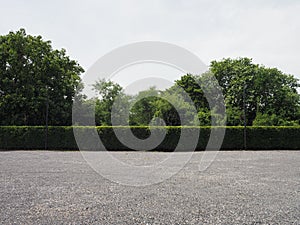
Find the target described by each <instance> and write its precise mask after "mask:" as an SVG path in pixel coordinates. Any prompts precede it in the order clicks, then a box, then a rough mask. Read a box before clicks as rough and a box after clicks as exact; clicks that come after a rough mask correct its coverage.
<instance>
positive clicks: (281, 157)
mask: <svg viewBox="0 0 300 225" xmlns="http://www.w3.org/2000/svg"><path fill="white" fill-rule="evenodd" d="M97 154H103V153H97ZM112 154H113V156H114V157H116V158H118V159H123V160H128V159H131V160H132V162H133V163H137V164H139V163H140V164H143V160H145V161H147V160H149V159H150V161H151V159H152V160H154V161H155V160H157V158H160V156H164V157H165V156H167V154H168V153H151V152H149V153H148V152H143V153H142V152H115V153H112ZM180 154H185V153H180ZM203 154H204V153H203V152H199V153H195V154H194V155H193V157H192V158H191V160H190V162H189V163H188V164H186V166H185V167H184V168H183V169H182V170H181V171H180V172H179V173H177V174H176V175H174V176H173V177H171V178H170V179H167V180H166V181H164V182H161V183H159V184H154V185H150V186H146V187H133V186H124V185H120V184H118V183H115V182H111V181H110V180H108V179H106V178H104V177H102V176H101V175H99V174H98V173H96V172H95V171H94V170H93V169H92V168H91V167H90V166H89V164H88V163H86V161H85V160H84V159H83V157H82V155H81V153H80V152H45V151H10V152H0V181H1V183H0V185H1V186H0V196H1V197H0V198H1V201H0V224H300V167H299V165H300V152H299V151H259V152H255V151H240V152H238V151H232V152H230V151H228V152H219V154H218V155H217V157H216V159H215V160H214V162H213V163H212V164H211V166H210V167H209V168H208V169H207V170H206V171H204V172H200V171H199V170H198V168H199V163H200V160H201V157H202V156H203ZM150 161H149V162H150ZM105 166H107V167H109V166H110V165H105ZM114 170H115V169H114V168H113V167H111V168H110V170H109V171H111V172H110V173H111V174H112V175H113V174H114ZM163 170H164V168H162V171H163ZM122 176H128V179H135V178H134V177H130V174H127V175H126V174H123V175H122ZM141 176H142V174H141Z"/></svg>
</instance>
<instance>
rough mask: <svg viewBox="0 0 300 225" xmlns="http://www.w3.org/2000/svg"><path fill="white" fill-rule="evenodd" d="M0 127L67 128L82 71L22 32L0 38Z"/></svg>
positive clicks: (45, 43) (60, 53) (47, 43)
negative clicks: (64, 126) (59, 126)
mask: <svg viewBox="0 0 300 225" xmlns="http://www.w3.org/2000/svg"><path fill="white" fill-rule="evenodd" d="M0 49H1V51H0V90H1V91H2V92H3V94H1V95H0V102H1V108H0V118H1V121H0V125H12V124H13V125H42V124H45V108H46V101H47V98H49V124H51V125H70V124H71V114H72V110H71V109H72V101H73V98H74V95H75V89H76V86H77V85H79V84H80V76H79V75H80V74H81V73H82V72H83V69H82V68H81V67H80V66H79V65H78V63H77V62H76V61H74V60H71V59H70V58H69V57H68V56H66V53H65V50H53V49H52V47H51V42H50V41H43V39H42V37H41V36H31V35H27V34H26V32H25V30H24V29H20V30H19V31H17V32H15V33H14V32H10V33H9V34H8V35H5V36H0Z"/></svg>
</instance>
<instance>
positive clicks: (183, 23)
mask: <svg viewBox="0 0 300 225" xmlns="http://www.w3.org/2000/svg"><path fill="white" fill-rule="evenodd" d="M299 12H300V1H299V0H273V1H272V0H263V1H262V0H204V1H202V0H151V1H150V0H145V1H143V0H136V1H134V0H123V1H121V0H115V1H113V0H112V1H101V0H87V1H78V0H70V1H62V0H53V1H41V0H19V1H13V0H12V1H2V3H1V8H0V20H1V23H0V34H2V35H4V34H7V33H8V32H9V31H11V30H13V31H16V30H18V29H19V28H21V27H22V28H25V29H26V31H27V33H28V34H34V35H38V34H40V35H42V36H43V37H44V39H45V40H51V41H52V43H53V46H54V48H65V49H66V50H67V53H68V54H69V55H70V56H71V58H73V59H76V60H78V62H79V63H80V64H81V65H82V66H83V67H84V68H85V69H88V68H89V66H91V65H92V64H93V63H94V62H95V61H96V60H97V59H98V58H99V57H101V56H102V55H104V54H105V53H107V52H109V51H110V50H112V49H114V48H116V47H119V46H122V45H125V44H129V43H132V42H137V41H145V40H155V41H165V42H169V43H173V44H176V45H179V46H182V47H184V48H186V49H188V50H190V51H192V52H193V53H195V54H196V55H197V56H198V57H199V58H200V59H202V60H203V61H204V62H205V63H206V64H209V62H210V61H211V60H214V59H221V58H223V57H238V56H246V57H251V58H253V59H254V62H256V63H259V64H264V65H266V66H270V67H277V68H279V69H281V70H282V71H284V72H286V73H291V74H294V75H296V76H297V77H299V78H300V69H299V60H300V44H299V42H300V13H299Z"/></svg>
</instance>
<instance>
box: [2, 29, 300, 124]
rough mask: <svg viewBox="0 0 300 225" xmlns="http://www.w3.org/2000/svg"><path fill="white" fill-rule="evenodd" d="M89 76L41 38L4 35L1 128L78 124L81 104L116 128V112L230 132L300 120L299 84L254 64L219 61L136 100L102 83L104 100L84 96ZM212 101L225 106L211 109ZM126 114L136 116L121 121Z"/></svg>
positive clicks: (139, 118)
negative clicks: (75, 111) (76, 109)
mask: <svg viewBox="0 0 300 225" xmlns="http://www.w3.org/2000/svg"><path fill="white" fill-rule="evenodd" d="M83 72H84V70H83V68H82V67H81V66H80V65H79V64H78V63H77V62H76V61H75V60H72V59H70V57H69V56H67V55H66V51H65V50H64V49H62V50H55V49H53V48H52V46H51V42H50V41H44V40H43V39H42V37H41V36H31V35H27V34H26V32H25V30H24V29H20V30H19V31H17V32H10V33H9V34H7V35H3V36H0V118H1V120H0V125H2V126H3V125H44V124H45V121H46V119H48V123H49V125H66V126H68V125H72V103H73V101H74V99H77V100H79V101H81V102H82V105H83V107H86V108H89V107H95V124H96V125H112V114H111V111H112V109H113V107H117V108H116V111H117V112H118V113H116V114H114V115H113V119H114V125H126V124H129V125H137V126H139V125H148V124H154V125H168V126H179V125H204V126H209V125H211V121H212V118H214V119H215V120H216V121H219V122H220V123H224V124H225V123H226V125H228V126H238V125H243V124H244V122H245V120H244V119H245V118H246V124H247V125H248V126H252V125H255V126H273V125H274V126H279V125H282V126H293V125H299V121H300V105H299V102H300V101H299V100H300V98H299V97H300V95H299V93H298V92H297V88H299V85H300V84H299V81H298V79H297V78H295V77H294V76H293V75H289V74H285V73H283V72H281V71H280V70H278V69H276V68H267V67H265V66H263V65H258V64H255V63H253V62H252V59H249V58H238V59H230V58H227V59H223V60H220V61H212V62H211V63H210V66H209V71H207V72H206V73H204V74H198V75H196V74H185V75H183V76H182V77H181V78H180V79H178V80H176V81H174V85H173V86H172V87H170V88H168V89H166V90H163V91H161V90H157V89H156V88H155V87H151V88H149V89H148V90H145V91H141V92H139V93H138V94H136V95H126V94H125V93H124V89H123V88H122V87H121V86H120V85H119V84H117V83H115V82H113V81H110V80H99V81H97V82H96V83H95V84H94V90H95V92H96V93H98V97H95V98H92V99H90V98H87V97H86V96H84V95H83V94H81V93H80V92H79V94H78V92H77V91H76V90H78V87H79V90H80V89H82V88H83V86H82V83H81V78H80V75H81V74H82V73H83ZM215 79H216V81H217V82H218V85H217V86H216V85H215V83H214V81H215ZM203 88H205V90H203ZM215 88H220V91H221V92H222V93H223V97H224V102H223V101H221V100H222V99H221V98H222V96H220V95H219V94H217V92H215V91H214V90H215ZM208 96H209V97H210V98H213V100H214V101H215V102H219V103H220V102H221V103H222V104H216V105H214V106H211V105H209V102H208V99H207V98H208ZM225 108H226V116H224V115H223V114H222V113H221V112H222V110H223V109H225ZM125 111H128V112H129V117H128V118H126V117H124V118H123V117H122V116H121V115H122V112H125ZM47 114H48V115H47ZM46 117H47V118H46Z"/></svg>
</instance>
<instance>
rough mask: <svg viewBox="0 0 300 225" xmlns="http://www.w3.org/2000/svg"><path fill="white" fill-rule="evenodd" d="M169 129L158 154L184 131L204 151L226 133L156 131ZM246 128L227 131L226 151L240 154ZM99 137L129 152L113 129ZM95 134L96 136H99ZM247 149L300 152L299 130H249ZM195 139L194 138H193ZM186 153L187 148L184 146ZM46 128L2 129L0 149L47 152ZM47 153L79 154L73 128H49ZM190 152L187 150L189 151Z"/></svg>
mask: <svg viewBox="0 0 300 225" xmlns="http://www.w3.org/2000/svg"><path fill="white" fill-rule="evenodd" d="M164 128H166V129H167V135H166V137H165V139H164V140H163V142H162V143H161V144H159V145H158V146H157V147H156V148H155V150H157V151H173V150H174V149H175V147H176V146H177V144H178V140H179V137H180V135H181V129H187V130H185V131H187V132H191V134H193V132H196V130H197V129H200V137H199V140H198V144H197V148H196V150H204V149H205V148H206V145H207V143H208V139H209V137H210V132H211V129H224V128H220V127H213V128H211V127H155V128H154V129H158V131H161V130H162V129H164ZM76 129H78V131H80V133H81V134H82V136H83V137H84V135H90V133H91V131H92V130H93V128H92V127H77V128H76ZM115 129H119V130H120V131H121V132H125V131H128V129H131V130H132V132H133V133H134V134H135V136H137V137H139V138H141V139H146V138H147V137H148V136H149V135H150V133H151V132H150V130H149V128H148V127H115ZM243 132H244V128H243V127H226V133H225V138H224V141H223V144H222V148H221V149H223V150H239V149H243V148H244V136H243V135H244V133H243ZM97 133H98V135H99V137H100V138H101V140H102V142H103V144H104V145H105V147H106V148H107V149H108V150H119V151H122V150H130V149H129V148H128V147H126V146H124V145H123V144H122V143H121V142H120V141H119V140H118V139H117V138H116V136H115V133H114V131H113V129H112V127H97ZM97 133H95V134H97ZM246 133H247V149H250V150H270V149H291V150H292V149H300V127H299V126H298V127H247V130H246ZM191 136H192V135H191ZM182 147H183V149H182V150H184V146H182ZM44 148H45V127H42V126H2V127H0V149H1V150H18V149H44ZM89 148H90V149H91V150H95V149H98V147H97V146H94V147H93V146H89V143H86V149H89ZM48 149H51V150H78V146H77V143H76V141H75V138H74V134H73V128H72V127H49V132H48ZM187 150H188V149H187Z"/></svg>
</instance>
